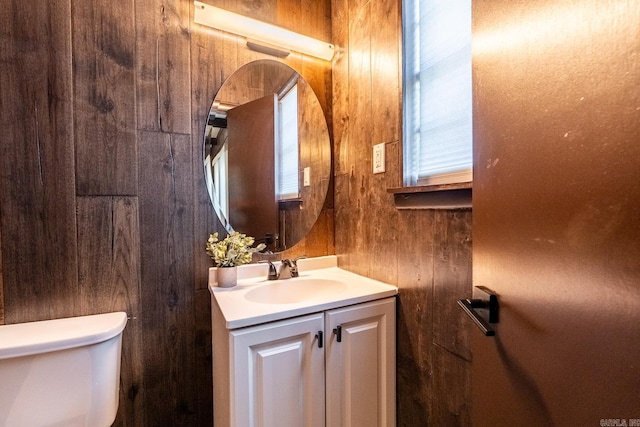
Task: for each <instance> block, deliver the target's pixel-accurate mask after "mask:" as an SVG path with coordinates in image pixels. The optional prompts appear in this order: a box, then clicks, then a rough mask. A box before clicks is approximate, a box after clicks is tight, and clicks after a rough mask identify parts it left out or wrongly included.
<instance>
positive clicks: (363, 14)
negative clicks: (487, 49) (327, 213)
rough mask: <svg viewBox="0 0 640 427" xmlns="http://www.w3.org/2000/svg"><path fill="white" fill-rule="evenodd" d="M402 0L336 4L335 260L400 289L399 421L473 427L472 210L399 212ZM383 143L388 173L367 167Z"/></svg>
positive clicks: (337, 1)
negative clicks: (468, 302)
mask: <svg viewBox="0 0 640 427" xmlns="http://www.w3.org/2000/svg"><path fill="white" fill-rule="evenodd" d="M400 7H401V2H400V0H376V1H368V0H333V1H332V25H333V42H334V43H335V44H336V45H338V46H339V47H340V55H339V57H338V59H337V60H335V61H334V68H333V98H334V100H333V118H334V144H335V148H334V155H335V158H334V174H335V202H334V203H335V232H336V237H335V245H336V253H337V254H338V257H339V258H338V259H339V265H340V266H341V267H343V268H346V269H348V270H351V271H354V272H356V273H359V274H364V275H366V276H370V277H374V278H376V279H380V280H383V281H387V282H390V283H394V284H397V285H398V286H399V289H400V290H399V294H400V296H399V308H398V341H397V343H398V357H397V362H398V366H397V395H398V398H397V399H398V408H397V409H398V426H415V427H418V426H430V425H433V426H445V425H446V426H456V425H460V426H466V425H469V424H470V408H469V402H470V362H471V352H470V347H469V328H470V327H471V326H470V323H471V322H470V321H469V320H468V319H465V317H464V315H463V314H462V313H461V310H460V309H459V308H458V307H457V304H456V300H457V299H460V298H463V297H469V296H470V293H471V211H470V210H460V211H446V210H402V211H399V210H397V209H396V208H395V207H394V203H393V197H392V196H391V195H390V194H388V193H387V192H386V188H388V187H398V186H400V185H401V182H402V181H401V160H400V159H401V152H402V147H401V143H400V135H401V65H400V43H401V31H400V28H401V20H400V10H401V9H400ZM378 143H385V147H386V173H384V174H376V175H374V174H373V173H372V160H371V159H372V147H373V145H375V144H378Z"/></svg>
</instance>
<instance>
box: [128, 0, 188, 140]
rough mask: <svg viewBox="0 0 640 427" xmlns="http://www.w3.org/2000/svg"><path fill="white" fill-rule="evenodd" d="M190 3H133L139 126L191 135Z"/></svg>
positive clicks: (179, 0) (185, 0)
mask: <svg viewBox="0 0 640 427" xmlns="http://www.w3.org/2000/svg"><path fill="white" fill-rule="evenodd" d="M192 9H193V2H192V1H190V0H153V1H145V2H136V3H135V16H136V56H137V58H136V59H137V60H136V75H137V78H136V83H137V87H136V90H137V98H136V101H137V106H136V107H137V108H136V110H137V112H138V129H144V130H154V131H162V132H171V133H182V134H189V133H190V129H191V114H190V113H191V112H190V111H189V108H190V107H191V100H190V85H189V78H188V76H189V75H190V63H189V25H190V16H191V15H192Z"/></svg>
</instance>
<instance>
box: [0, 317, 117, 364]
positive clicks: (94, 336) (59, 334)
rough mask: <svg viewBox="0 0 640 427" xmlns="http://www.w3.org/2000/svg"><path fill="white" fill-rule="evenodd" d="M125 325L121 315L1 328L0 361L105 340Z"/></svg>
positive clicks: (31, 323) (74, 318) (43, 321)
mask: <svg viewBox="0 0 640 427" xmlns="http://www.w3.org/2000/svg"><path fill="white" fill-rule="evenodd" d="M126 324H127V314H126V313H124V312H116V313H105V314H94V315H91V316H80V317H69V318H64V319H54V320H42V321H38V322H28V323H17V324H13V325H3V326H0V359H8V358H11V357H20V356H27V355H31V354H38V353H47V352H51V351H58V350H65V349H69V348H74V347H80V346H85V345H91V344H95V343H99V342H102V341H106V340H108V339H110V338H113V337H114V336H116V335H118V334H120V333H121V332H122V330H123V329H124V327H125V325H126Z"/></svg>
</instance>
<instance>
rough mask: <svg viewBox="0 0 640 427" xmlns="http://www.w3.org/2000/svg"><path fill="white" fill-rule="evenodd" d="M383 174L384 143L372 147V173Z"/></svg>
mask: <svg viewBox="0 0 640 427" xmlns="http://www.w3.org/2000/svg"><path fill="white" fill-rule="evenodd" d="M382 172H384V142H383V143H381V144H376V145H374V146H373V173H382Z"/></svg>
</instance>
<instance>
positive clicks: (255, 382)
mask: <svg viewBox="0 0 640 427" xmlns="http://www.w3.org/2000/svg"><path fill="white" fill-rule="evenodd" d="M395 313H396V309H395V297H391V298H385V299H380V300H376V301H371V302H365V303H361V304H355V305H350V306H347V307H342V308H335V309H332V310H327V311H324V312H320V313H314V314H308V315H304V316H300V317H294V318H290V319H285V320H278V321H274V322H270V323H264V324H260V325H256V326H248V327H244V328H239V329H232V330H228V329H226V327H225V322H224V318H223V317H222V313H221V312H220V309H219V307H217V305H216V304H214V306H213V358H214V360H213V376H214V425H215V427H249V426H251V427H253V426H256V427H258V426H260V427H301V426H304V427H314V426H317V427H321V426H322V427H324V426H330V427H361V426H366V427H375V426H380V427H390V426H394V425H395V349H396V347H395Z"/></svg>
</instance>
